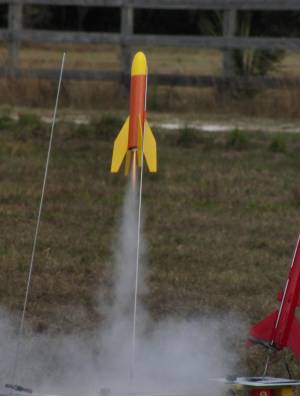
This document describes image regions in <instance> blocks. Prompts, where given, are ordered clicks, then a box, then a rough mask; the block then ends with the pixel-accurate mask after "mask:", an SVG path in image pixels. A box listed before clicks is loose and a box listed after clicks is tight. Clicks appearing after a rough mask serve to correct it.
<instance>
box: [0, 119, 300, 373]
mask: <svg viewBox="0 0 300 396" xmlns="http://www.w3.org/2000/svg"><path fill="white" fill-rule="evenodd" d="M29 118H30V117H29ZM25 120H26V118H24V117H23V119H22V121H19V122H15V123H13V124H10V123H8V124H7V125H6V128H1V133H0V157H1V193H0V221H1V229H2V233H1V250H0V251H1V255H0V298H1V303H2V305H4V306H6V307H7V308H8V309H10V310H13V311H20V310H21V307H22V302H23V298H24V288H25V283H26V276H27V270H28V265H29V259H30V253H31V248H32V240H33V235H34V228H35V222H36V216H37V210H38V204H39V199H40V192H41V186H42V180H43V171H44V162H45V158H46V152H47V144H48V137H49V127H48V126H45V125H40V124H38V123H37V121H36V120H35V119H34V120H33V121H34V122H32V123H31V122H29V123H27V121H26V122H25ZM27 120H28V116H27ZM1 122H2V119H1V120H0V124H1ZM5 122H6V121H5ZM32 124H34V125H35V127H34V128H33V127H32ZM121 124H122V121H121V119H113V117H112V116H111V115H108V116H104V117H102V118H101V119H100V120H95V122H94V123H92V124H91V125H87V126H74V125H71V124H66V123H59V124H58V125H57V129H56V131H55V136H54V142H53V144H54V145H53V155H52V158H51V161H50V168H49V179H48V184H47V190H46V199H45V206H44V212H43V216H42V223H41V229H40V236H39V241H38V246H37V255H36V264H35V268H34V273H33V283H32V290H31V293H30V298H29V306H28V320H29V321H30V322H31V323H32V325H33V327H34V328H35V329H36V330H37V331H45V330H46V329H47V328H49V327H53V326H54V327H55V328H57V330H61V331H67V330H69V329H70V328H73V327H75V328H76V327H77V328H80V326H81V325H82V323H81V317H77V316H76V314H74V315H72V318H71V319H70V318H67V315H63V314H62V312H63V310H64V309H67V307H76V306H78V307H84V308H85V309H86V312H87V316H86V319H85V321H86V322H85V325H86V326H91V327H92V326H94V324H95V323H96V322H97V321H98V320H99V312H98V310H97V298H98V291H99V289H101V293H104V295H109V293H110V291H111V268H112V254H111V246H112V241H113V240H114V238H115V235H116V221H117V219H118V214H119V209H120V206H121V204H122V200H123V196H124V191H125V186H126V179H125V178H124V176H123V174H122V173H121V174H117V175H112V174H110V173H109V168H110V160H111V152H112V141H113V139H114V137H115V136H116V134H117V132H118V130H119V129H120V127H121ZM21 126H22V127H21ZM23 127H24V128H23ZM32 131H35V132H34V133H33V132H32ZM154 133H155V134H156V137H157V142H158V158H159V171H158V173H157V174H154V175H150V174H145V177H144V195H143V208H144V215H145V231H144V234H145V237H146V239H147V241H148V277H147V284H148V288H149V289H148V290H149V291H148V294H147V296H146V297H145V303H146V305H147V306H148V308H149V312H150V314H151V316H152V317H153V318H154V319H159V318H161V317H165V316H166V315H176V316H179V317H185V318H189V317H190V318H192V317H197V316H202V315H219V314H221V313H222V314H224V313H225V315H227V313H228V314H229V313H232V312H233V313H235V314H236V315H238V316H240V318H241V320H242V321H245V322H246V323H248V322H253V321H257V320H258V319H261V318H263V317H264V316H265V315H266V314H267V313H269V312H270V311H271V310H272V309H274V307H276V293H277V290H278V289H279V288H280V287H281V286H282V285H283V284H284V282H285V280H286V276H287V270H288V266H289V263H290V260H291V256H292V252H293V248H294V244H295V241H296V238H297V232H298V229H299V208H300V193H299V188H298V184H297V180H298V178H299V169H300V156H299V150H300V136H299V135H297V134H284V135H283V134H282V135H280V144H278V143H276V145H277V146H279V148H280V147H282V144H283V143H282V142H284V150H282V149H280V150H278V149H274V147H275V146H274V139H275V138H274V135H273V134H263V133H246V132H238V131H233V132H232V133H229V134H228V133H227V134H226V133H217V134H214V133H211V134H209V133H200V132H197V131H190V130H186V129H185V130H184V131H180V132H166V131H154ZM191 137H192V138H191ZM272 147H273V148H272ZM100 317H101V314H100ZM227 326H228V329H229V327H230V323H228V324H227ZM224 332H226V328H225V329H224ZM243 337H246V334H244V333H243V334H240V338H239V339H238V340H235V346H234V347H235V349H237V350H238V351H239V352H241V356H242V359H243V362H244V364H246V365H247V366H248V367H249V368H250V369H251V370H252V374H253V373H254V371H255V370H256V369H257V370H260V371H262V366H263V363H264V362H263V359H262V356H263V354H261V353H257V352H256V350H253V351H250V352H249V353H247V354H246V353H244V347H243ZM256 366H257V367H256ZM274 370H277V371H279V372H280V370H281V371H283V369H282V368H281V367H280V365H279V364H277V365H274ZM283 374H284V373H283Z"/></svg>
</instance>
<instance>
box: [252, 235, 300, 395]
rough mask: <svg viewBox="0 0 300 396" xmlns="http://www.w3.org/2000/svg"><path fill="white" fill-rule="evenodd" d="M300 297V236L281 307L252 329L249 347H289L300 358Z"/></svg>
mask: <svg viewBox="0 0 300 396" xmlns="http://www.w3.org/2000/svg"><path fill="white" fill-rule="evenodd" d="M299 295H300V234H299V237H298V241H297V245H296V249H295V252H294V256H293V260H292V264H291V267H290V270H289V273H288V279H287V282H286V284H285V288H284V290H283V292H282V293H281V292H280V293H279V296H278V297H279V298H280V299H281V304H280V307H279V309H277V310H275V311H274V312H272V313H271V314H270V315H269V316H267V317H266V318H265V319H263V320H261V321H260V322H258V323H257V324H256V325H254V326H253V327H252V328H251V330H250V337H249V340H248V343H247V345H248V346H250V345H252V344H263V345H265V346H267V347H273V348H275V349H278V350H280V349H283V348H285V347H288V348H289V349H291V350H292V351H293V352H294V353H295V355H296V356H298V357H299V358H300V323H299V322H298V320H297V318H296V316H295V310H296V307H297V306H298V305H299ZM251 395H252V394H251Z"/></svg>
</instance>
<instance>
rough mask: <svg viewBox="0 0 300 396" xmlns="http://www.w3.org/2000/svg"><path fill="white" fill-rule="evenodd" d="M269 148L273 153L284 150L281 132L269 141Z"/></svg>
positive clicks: (284, 144)
mask: <svg viewBox="0 0 300 396" xmlns="http://www.w3.org/2000/svg"><path fill="white" fill-rule="evenodd" d="M269 148H270V150H271V151H273V152H274V153H284V152H285V151H286V141H285V137H284V136H283V135H282V134H278V135H276V136H275V137H274V138H273V139H272V140H271V142H270V146H269Z"/></svg>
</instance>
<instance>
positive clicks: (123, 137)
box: [110, 117, 129, 173]
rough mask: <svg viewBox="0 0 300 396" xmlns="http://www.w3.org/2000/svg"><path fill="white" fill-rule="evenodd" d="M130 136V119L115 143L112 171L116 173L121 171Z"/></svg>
mask: <svg viewBox="0 0 300 396" xmlns="http://www.w3.org/2000/svg"><path fill="white" fill-rule="evenodd" d="M128 134H129V117H127V119H126V121H125V123H124V124H123V126H122V128H121V130H120V132H119V134H118V136H117V138H116V139H115V142H114V148H113V156H112V161H111V168H110V171H111V172H112V173H116V172H118V171H119V169H120V166H121V164H122V162H123V159H124V157H125V154H126V152H127V150H128Z"/></svg>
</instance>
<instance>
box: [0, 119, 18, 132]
mask: <svg viewBox="0 0 300 396" xmlns="http://www.w3.org/2000/svg"><path fill="white" fill-rule="evenodd" d="M14 124H15V122H14V120H12V119H11V118H10V117H9V116H7V115H1V116H0V130H1V129H8V128H10V127H12V126H13V125H14Z"/></svg>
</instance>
